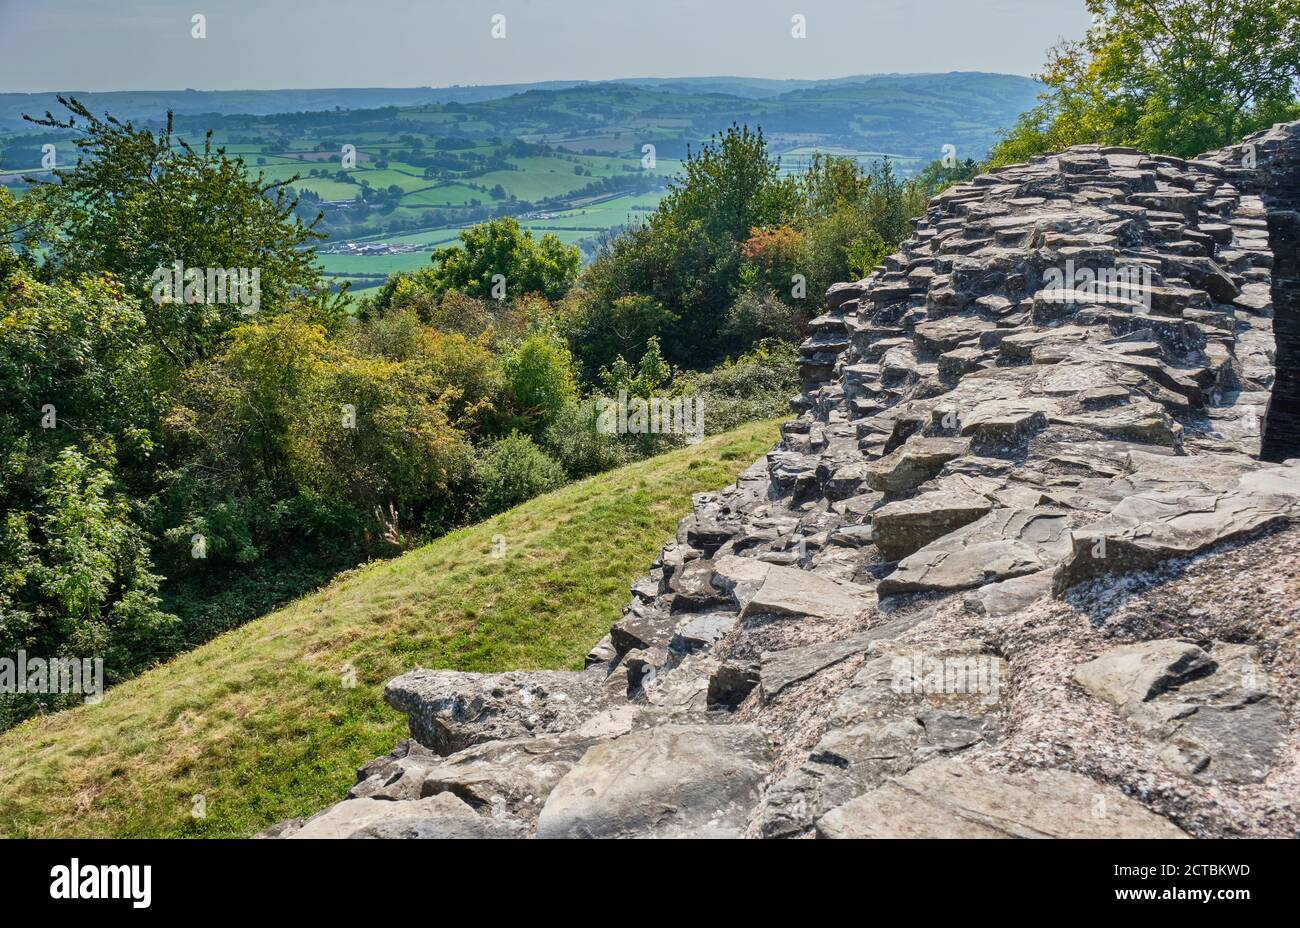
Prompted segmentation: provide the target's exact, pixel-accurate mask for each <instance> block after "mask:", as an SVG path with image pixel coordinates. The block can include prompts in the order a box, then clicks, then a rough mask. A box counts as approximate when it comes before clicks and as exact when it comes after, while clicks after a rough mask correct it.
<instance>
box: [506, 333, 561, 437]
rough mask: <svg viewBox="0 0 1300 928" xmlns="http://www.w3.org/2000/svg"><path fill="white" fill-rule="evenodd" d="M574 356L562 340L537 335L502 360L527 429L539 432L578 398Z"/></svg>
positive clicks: (521, 420)
mask: <svg viewBox="0 0 1300 928" xmlns="http://www.w3.org/2000/svg"><path fill="white" fill-rule="evenodd" d="M573 368H574V365H573V356H572V355H571V354H569V349H568V346H567V345H565V344H564V342H563V341H562V340H561V339H559V338H558V337H555V336H552V335H548V334H544V333H534V334H532V335H529V336H526V337H525V338H523V339H521V340H520V341H519V342H518V343H517V344H516V345H514V346H513V347H512V348H511V349H510V350H509V351H507V352H506V354H505V355H504V356H503V357H502V358H501V372H502V374H503V375H504V377H505V382H506V388H507V389H508V390H509V393H510V396H511V397H512V399H513V401H514V405H515V409H516V411H517V413H518V416H519V421H520V424H521V425H522V427H523V428H525V429H527V430H528V431H530V432H533V433H539V432H540V431H541V430H542V429H544V428H545V427H546V425H547V423H549V422H550V421H551V420H552V419H553V418H554V417H555V416H556V414H558V413H559V411H560V410H561V409H563V408H564V407H565V406H566V405H567V404H569V403H572V402H573V401H574V400H575V399H577V396H578V382H577V376H576V374H575V372H574V369H573Z"/></svg>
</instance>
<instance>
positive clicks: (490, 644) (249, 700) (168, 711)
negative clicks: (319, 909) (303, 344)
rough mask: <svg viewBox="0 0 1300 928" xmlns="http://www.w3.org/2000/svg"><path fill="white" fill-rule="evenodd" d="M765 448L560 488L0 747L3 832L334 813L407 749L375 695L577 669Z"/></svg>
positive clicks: (222, 825) (730, 448)
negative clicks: (672, 547) (513, 673)
mask: <svg viewBox="0 0 1300 928" xmlns="http://www.w3.org/2000/svg"><path fill="white" fill-rule="evenodd" d="M776 437H777V423H776V422H759V423H751V424H749V425H746V426H744V427H742V428H740V429H737V430H736V431H734V432H729V433H727V434H724V435H718V436H715V437H713V438H709V439H706V440H704V441H703V442H701V443H700V444H698V445H695V446H693V447H687V448H683V449H681V450H677V451H672V452H669V453H667V454H664V455H660V456H658V457H655V458H650V459H648V460H645V461H641V462H638V463H636V464H631V465H629V466H627V467H623V468H620V469H618V470H614V471H610V472H608V473H606V474H601V475H598V476H596V477H591V478H588V479H587V480H583V481H579V482H577V483H573V484H570V485H569V486H567V487H564V488H562V489H560V490H557V491H555V492H553V493H550V494H548V495H546V496H541V497H538V498H536V499H534V500H531V501H530V502H527V503H525V504H523V505H522V506H519V507H517V508H515V509H512V510H510V511H508V512H505V513H503V514H501V515H499V516H497V517H495V518H493V519H491V520H489V521H487V522H483V523H481V524H479V525H475V526H472V527H470V528H467V529H463V530H461V531H457V532H454V533H452V534H450V535H447V536H445V537H443V538H441V539H439V540H437V541H434V542H433V543H431V544H428V545H426V546H424V547H422V548H419V549H417V550H414V551H411V552H409V553H407V554H406V555H404V556H402V557H399V558H396V559H394V560H391V561H382V562H377V563H373V564H371V565H369V566H366V567H363V568H360V569H357V570H354V571H350V572H348V573H345V574H343V575H341V576H339V577H338V578H336V579H335V580H334V581H333V582H332V583H330V584H329V585H328V586H327V587H325V588H324V589H322V590H320V591H319V592H317V593H314V594H312V595H309V596H306V597H304V598H303V599H301V600H299V601H297V602H295V603H293V604H291V605H289V606H287V607H285V608H283V609H280V610H278V611H276V612H274V613H271V614H270V615H267V616H264V617H262V618H260V619H256V620H254V621H252V622H250V623H248V624H247V625H244V626H243V627H241V628H238V629H236V630H234V631H231V632H227V633H226V634H224V635H222V636H220V637H219V638H216V639H214V640H213V641H211V642H209V643H207V644H205V645H202V646H201V647H199V648H197V649H195V650H194V651H191V652H188V653H186V654H183V655H180V656H179V657H176V658H174V659H173V660H171V661H169V662H168V663H167V664H165V665H163V666H161V667H157V668H155V669H153V670H151V671H148V672H147V673H144V674H142V675H141V676H139V677H137V678H135V679H133V680H129V681H127V682H125V683H123V684H121V685H119V686H117V687H114V688H113V689H111V690H109V692H108V693H107V694H105V696H104V698H103V700H102V702H101V703H100V704H99V705H95V706H82V707H79V708H77V709H72V710H68V711H65V712H60V713H56V714H54V715H48V716H44V717H39V718H36V719H32V720H30V721H28V722H25V723H23V724H22V725H19V726H18V727H16V728H13V729H11V730H9V731H7V732H5V733H3V734H0V780H2V781H3V782H4V783H5V784H6V786H7V788H6V789H5V791H4V793H3V796H0V834H3V835H6V836H10V837H18V836H31V837H37V836H40V837H55V836H57V837H74V836H75V837H81V836H98V837H106V836H121V837H145V836H185V835H206V836H244V835H249V834H253V833H255V832H257V831H258V830H260V829H262V828H265V827H267V826H269V825H271V824H273V823H275V822H277V821H279V820H281V819H284V818H289V817H292V816H301V815H308V814H311V813H313V812H315V811H317V810H319V809H321V808H323V807H324V806H326V805H328V804H330V803H333V802H336V801H338V800H339V799H341V798H342V797H343V795H344V793H345V792H346V790H347V788H348V787H349V786H350V785H351V784H352V782H353V779H354V777H353V774H354V771H355V768H356V767H358V766H360V765H361V764H363V763H365V762H366V761H368V760H370V759H371V758H373V757H376V756H378V755H380V754H384V753H386V752H388V751H389V750H390V749H391V748H392V746H393V744H394V743H395V742H396V741H397V740H398V739H400V738H402V737H405V734H406V720H405V717H404V716H402V715H400V714H398V713H397V712H394V711H393V710H391V709H389V708H387V707H386V706H385V705H384V703H383V699H382V698H381V697H382V689H383V685H384V683H385V682H386V681H387V680H388V679H390V678H391V677H393V676H395V675H396V674H399V673H402V672H404V671H406V670H409V669H411V668H413V667H420V666H422V667H436V668H451V669H456V670H472V671H498V670H506V669H511V668H557V669H563V668H569V669H578V668H580V667H581V666H582V658H583V655H584V654H585V653H586V652H587V650H588V649H589V648H590V647H591V645H592V644H593V643H595V642H596V641H597V640H598V639H599V638H600V637H601V635H603V634H604V633H605V632H606V631H607V630H608V628H609V625H610V624H611V623H612V622H614V621H616V620H617V619H618V616H619V610H620V607H621V606H622V605H623V604H624V603H625V602H626V601H627V599H628V595H629V594H628V585H629V584H630V583H631V582H632V581H633V580H635V579H636V578H637V577H638V576H640V575H641V574H643V573H644V572H645V570H646V567H647V565H648V564H649V563H650V561H651V560H652V559H653V558H654V556H655V553H656V552H657V551H658V550H659V548H660V546H661V545H662V544H663V543H664V541H666V540H667V539H668V538H670V537H672V534H673V531H674V527H675V526H676V524H677V521H678V519H680V518H681V517H682V516H684V515H686V514H687V513H688V512H689V511H690V506H691V495H692V494H693V493H698V492H702V491H706V490H715V489H718V488H720V487H723V486H725V485H727V484H728V483H730V482H731V481H732V480H734V479H735V477H736V475H737V474H739V473H740V471H742V470H743V469H744V468H746V467H747V466H749V464H750V462H752V461H753V460H754V459H755V458H757V457H758V456H759V455H761V454H763V453H764V452H765V451H767V449H768V448H770V447H771V445H772V443H773V442H774V441H775V439H776ZM498 538H502V539H504V541H505V554H504V556H502V557H492V556H490V553H489V552H491V551H493V550H494V546H495V544H496V542H495V539H498ZM349 668H351V669H352V670H353V671H354V672H355V679H356V685H355V686H353V687H349V686H347V685H346V681H347V680H348V678H349V672H348V669H349ZM195 796H202V797H203V798H204V802H205V805H206V817H204V818H195V817H193V816H192V815H191V809H192V808H193V804H194V797H195Z"/></svg>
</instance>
